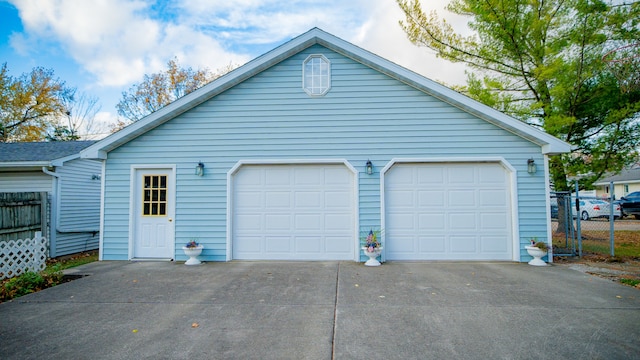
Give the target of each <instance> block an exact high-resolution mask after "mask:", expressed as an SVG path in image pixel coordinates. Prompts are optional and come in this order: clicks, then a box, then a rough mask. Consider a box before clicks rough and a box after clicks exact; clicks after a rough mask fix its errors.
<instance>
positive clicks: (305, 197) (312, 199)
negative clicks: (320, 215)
mask: <svg viewBox="0 0 640 360" xmlns="http://www.w3.org/2000/svg"><path fill="white" fill-rule="evenodd" d="M294 196H295V208H296V209H301V208H306V209H319V208H320V207H321V206H322V194H321V193H319V192H317V191H296V192H295V195H294ZM289 206H290V205H289Z"/></svg>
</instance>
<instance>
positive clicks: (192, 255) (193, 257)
mask: <svg viewBox="0 0 640 360" xmlns="http://www.w3.org/2000/svg"><path fill="white" fill-rule="evenodd" d="M202 249H204V246H202V245H201V244H198V242H197V241H196V240H195V239H191V240H189V242H188V243H186V244H185V246H183V247H182V250H183V251H184V254H185V255H187V256H188V257H189V260H187V261H186V262H185V263H184V264H185V265H200V264H201V262H200V260H198V259H197V257H198V256H200V254H201V253H202Z"/></svg>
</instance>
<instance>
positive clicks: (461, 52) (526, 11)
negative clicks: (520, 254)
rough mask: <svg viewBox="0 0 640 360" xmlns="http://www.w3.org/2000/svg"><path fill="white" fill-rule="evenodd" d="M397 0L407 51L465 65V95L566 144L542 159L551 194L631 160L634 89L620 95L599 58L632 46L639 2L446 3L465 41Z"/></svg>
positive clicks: (638, 133)
mask: <svg viewBox="0 0 640 360" xmlns="http://www.w3.org/2000/svg"><path fill="white" fill-rule="evenodd" d="M396 1H397V3H398V5H399V6H400V8H401V9H402V10H403V12H404V14H405V20H404V21H401V22H400V24H401V26H402V27H403V29H404V31H405V32H406V34H407V35H408V38H409V39H410V40H411V41H412V42H413V43H414V44H416V45H418V46H424V47H427V48H429V49H432V50H434V51H435V52H436V53H437V55H438V56H439V57H441V58H444V59H447V60H450V61H452V62H461V63H464V64H466V65H467V66H468V68H469V69H470V72H468V73H467V76H468V81H467V86H465V87H464V88H463V89H462V90H463V91H465V92H466V93H467V94H468V95H469V96H471V97H473V98H475V99H478V100H479V101H481V102H483V103H485V104H487V105H489V106H492V107H494V108H496V109H498V110H501V111H504V112H506V113H508V114H510V115H512V116H514V117H516V118H518V119H520V120H522V121H524V122H526V123H528V124H530V125H533V126H536V127H539V128H541V129H543V130H544V131H546V132H547V133H549V134H551V135H554V136H556V137H558V138H560V139H562V140H564V141H566V142H568V143H571V144H572V145H574V152H573V153H571V154H565V155H557V156H552V157H551V158H550V172H551V178H552V181H553V182H554V185H555V188H556V190H561V191H566V190H570V183H569V181H568V179H569V177H572V176H578V177H580V178H581V180H580V181H581V182H582V185H583V186H585V187H589V186H590V185H591V184H592V183H593V182H594V181H595V180H597V179H598V178H599V177H601V176H602V175H603V174H604V173H605V172H609V171H613V172H616V171H619V170H621V169H622V168H623V167H625V166H626V165H628V164H630V163H631V162H632V161H634V160H635V159H637V153H636V149H637V147H638V145H639V142H640V126H639V125H638V114H639V112H640V89H638V88H634V89H624V88H622V87H621V86H620V85H621V84H620V82H618V81H616V78H615V77H614V76H613V74H612V73H611V72H610V71H609V70H608V68H607V64H606V63H605V62H604V61H603V60H602V58H603V56H604V55H605V54H606V53H607V52H608V51H609V50H611V49H614V48H617V47H620V46H623V45H626V44H633V43H637V42H640V29H639V23H640V2H638V1H635V2H633V3H631V4H618V5H615V4H611V3H607V2H604V1H601V0H547V1H545V0H483V1H477V0H453V1H452V2H451V3H450V4H449V5H448V7H447V10H449V11H451V12H453V13H455V14H458V15H462V16H465V17H467V18H468V19H469V22H468V26H469V28H470V29H471V30H472V35H469V36H464V35H462V34H461V33H460V32H456V30H455V29H454V28H453V27H452V26H451V24H450V23H449V22H447V21H446V20H444V19H441V18H439V17H438V14H437V13H436V12H431V13H425V12H424V11H423V9H422V5H421V4H420V1H419V0H396ZM638 49H640V47H638Z"/></svg>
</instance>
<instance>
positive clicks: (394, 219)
mask: <svg viewBox="0 0 640 360" xmlns="http://www.w3.org/2000/svg"><path fill="white" fill-rule="evenodd" d="M387 219H388V221H389V223H393V224H397V228H398V229H413V228H414V221H413V220H414V219H413V213H406V212H395V213H392V214H389V216H388V217H387ZM409 231H410V230H409Z"/></svg>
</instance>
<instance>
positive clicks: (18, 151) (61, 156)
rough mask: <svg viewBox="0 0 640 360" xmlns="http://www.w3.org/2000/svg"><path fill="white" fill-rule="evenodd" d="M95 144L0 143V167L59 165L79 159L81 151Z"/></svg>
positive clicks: (63, 142) (58, 142) (77, 142)
mask: <svg viewBox="0 0 640 360" xmlns="http://www.w3.org/2000/svg"><path fill="white" fill-rule="evenodd" d="M95 143H96V141H51V142H15V143H0V167H8V166H11V167H18V166H49V165H57V164H61V163H63V162H64V161H68V160H71V159H72V158H78V157H80V151H81V150H83V149H85V148H87V147H89V146H91V145H92V144H95ZM54 163H56V164H54Z"/></svg>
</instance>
